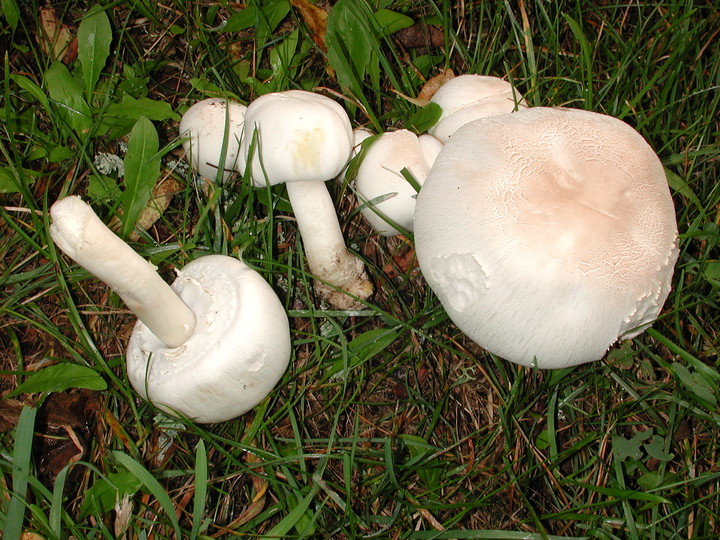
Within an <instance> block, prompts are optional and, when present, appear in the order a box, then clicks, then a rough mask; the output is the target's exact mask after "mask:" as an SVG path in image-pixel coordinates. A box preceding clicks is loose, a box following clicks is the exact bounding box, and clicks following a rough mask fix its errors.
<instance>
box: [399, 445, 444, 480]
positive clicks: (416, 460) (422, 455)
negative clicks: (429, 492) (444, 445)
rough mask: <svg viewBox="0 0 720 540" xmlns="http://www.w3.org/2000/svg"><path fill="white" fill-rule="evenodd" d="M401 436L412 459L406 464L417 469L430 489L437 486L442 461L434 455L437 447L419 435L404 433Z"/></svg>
mask: <svg viewBox="0 0 720 540" xmlns="http://www.w3.org/2000/svg"><path fill="white" fill-rule="evenodd" d="M399 438H400V439H401V440H402V441H403V443H404V444H405V447H406V448H407V450H408V453H409V454H410V461H409V462H408V463H406V464H405V465H406V466H407V467H412V468H413V469H414V470H415V471H417V473H418V476H420V479H421V480H422V481H423V482H424V483H425V486H426V487H427V488H428V489H434V488H436V487H437V484H438V481H439V480H440V469H439V468H437V465H438V464H439V463H440V461H439V460H438V458H437V457H432V456H433V454H435V452H437V448H435V447H434V446H432V445H431V444H429V443H428V442H427V441H426V440H425V439H423V438H422V437H418V436H417V435H407V434H403V435H400V436H399Z"/></svg>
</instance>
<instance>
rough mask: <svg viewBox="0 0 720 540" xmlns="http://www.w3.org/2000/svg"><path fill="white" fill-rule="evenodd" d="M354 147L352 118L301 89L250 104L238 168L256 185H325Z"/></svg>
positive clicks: (324, 100) (340, 167) (271, 95)
mask: <svg viewBox="0 0 720 540" xmlns="http://www.w3.org/2000/svg"><path fill="white" fill-rule="evenodd" d="M353 144H354V143H353V131H352V126H351V125H350V119H349V118H348V115H347V113H346V112H345V109H343V108H342V106H340V105H339V104H338V103H336V102H335V101H333V100H332V99H330V98H328V97H325V96H323V95H320V94H315V93H312V92H306V91H304V90H288V91H285V92H273V93H270V94H265V95H263V96H260V97H259V98H258V99H256V100H255V101H253V102H252V103H250V105H249V106H248V110H247V112H246V114H245V128H244V131H243V137H242V141H241V144H240V158H239V159H238V169H239V170H240V171H241V172H242V173H246V172H249V174H250V178H251V179H252V182H253V184H254V185H255V186H256V187H262V186H265V185H266V184H267V183H269V184H270V185H275V184H280V183H282V182H292V181H304V180H310V181H312V180H319V181H325V180H329V179H330V178H334V177H335V176H337V175H338V174H340V172H342V170H343V169H344V168H345V165H346V164H347V162H348V160H349V159H350V155H351V153H352V148H353ZM250 153H252V158H251V159H250V160H249V163H248V157H249V154H250ZM248 169H249V170H248Z"/></svg>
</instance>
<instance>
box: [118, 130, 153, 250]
mask: <svg viewBox="0 0 720 540" xmlns="http://www.w3.org/2000/svg"><path fill="white" fill-rule="evenodd" d="M158 145H159V142H158V134H157V131H155V126H153V124H152V122H151V121H150V120H148V119H147V118H145V117H142V118H140V119H139V120H138V121H137V122H136V123H135V127H133V129H132V132H131V133H130V140H129V141H128V149H127V154H126V155H125V190H124V191H123V196H122V201H121V202H122V209H123V215H122V227H121V229H120V235H121V236H122V237H123V238H127V237H128V236H129V235H130V233H131V232H132V230H133V227H134V225H135V222H136V221H137V218H138V216H139V215H140V212H142V210H143V208H145V207H146V206H147V203H148V201H149V200H150V197H151V196H152V190H153V188H154V187H155V183H156V182H157V179H158V177H159V176H160V154H159V153H158Z"/></svg>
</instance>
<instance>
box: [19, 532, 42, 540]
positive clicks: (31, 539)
mask: <svg viewBox="0 0 720 540" xmlns="http://www.w3.org/2000/svg"><path fill="white" fill-rule="evenodd" d="M20 540H45V537H44V536H40V535H39V534H36V533H34V532H24V533H22V534H21V535H20Z"/></svg>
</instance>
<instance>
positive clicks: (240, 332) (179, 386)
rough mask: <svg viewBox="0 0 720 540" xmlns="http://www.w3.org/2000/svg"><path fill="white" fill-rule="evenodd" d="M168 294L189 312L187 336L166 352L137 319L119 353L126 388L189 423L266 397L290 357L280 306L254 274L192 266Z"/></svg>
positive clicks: (224, 263) (239, 410) (235, 267)
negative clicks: (123, 356)
mask: <svg viewBox="0 0 720 540" xmlns="http://www.w3.org/2000/svg"><path fill="white" fill-rule="evenodd" d="M172 288H173V290H175V292H176V293H177V294H178V295H179V296H180V298H181V299H182V300H183V301H184V302H185V303H186V304H187V305H188V306H189V307H190V308H191V309H192V310H193V312H194V313H195V317H196V319H197V326H196V329H195V332H194V333H193V335H192V336H191V337H190V339H189V340H188V341H186V342H185V343H184V344H183V345H181V346H180V347H177V348H173V349H170V348H167V347H166V346H165V345H164V344H163V343H162V342H161V341H160V340H159V339H158V338H157V337H155V336H154V335H153V334H152V332H150V330H149V329H148V328H147V327H146V326H145V325H144V324H143V323H142V322H141V321H138V322H137V323H136V325H135V328H134V330H133V333H132V336H131V337H130V342H129V344H128V350H127V372H128V379H129V380H130V383H131V384H132V385H133V387H134V388H135V390H136V391H137V392H138V393H139V394H140V395H141V396H142V397H144V398H145V399H147V400H149V401H152V402H153V403H155V404H156V405H157V406H158V407H160V408H161V409H163V410H166V411H168V412H170V413H180V414H183V415H185V416H187V417H189V418H192V419H194V420H195V421H197V422H201V423H209V422H223V421H225V420H230V419H232V418H235V417H237V416H240V415H242V414H244V413H245V412H247V411H249V410H250V409H252V408H253V407H255V406H256V405H257V404H258V403H260V401H262V400H263V399H264V398H265V397H266V396H267V395H268V394H269V393H270V392H271V391H272V389H273V387H274V386H275V384H276V383H277V382H278V381H279V380H280V378H281V377H282V375H283V373H284V372H285V369H286V368H287V365H288V362H289V359H290V354H291V346H290V329H289V323H288V318H287V315H286V313H285V310H284V308H283V306H282V304H281V303H280V300H279V299H278V297H277V296H276V294H275V292H274V291H273V289H272V287H270V285H269V284H268V283H267V282H266V281H265V280H264V279H263V278H262V277H261V276H260V274H258V273H257V272H256V271H254V270H253V269H251V268H250V267H249V266H247V265H246V264H245V263H244V262H242V261H240V260H238V259H235V258H233V257H227V256H224V255H207V256H205V257H200V258H199V259H196V260H194V261H192V262H191V263H189V264H188V265H186V266H185V267H184V268H183V269H182V270H181V271H180V272H179V274H178V277H177V279H175V281H174V282H173V284H172Z"/></svg>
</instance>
